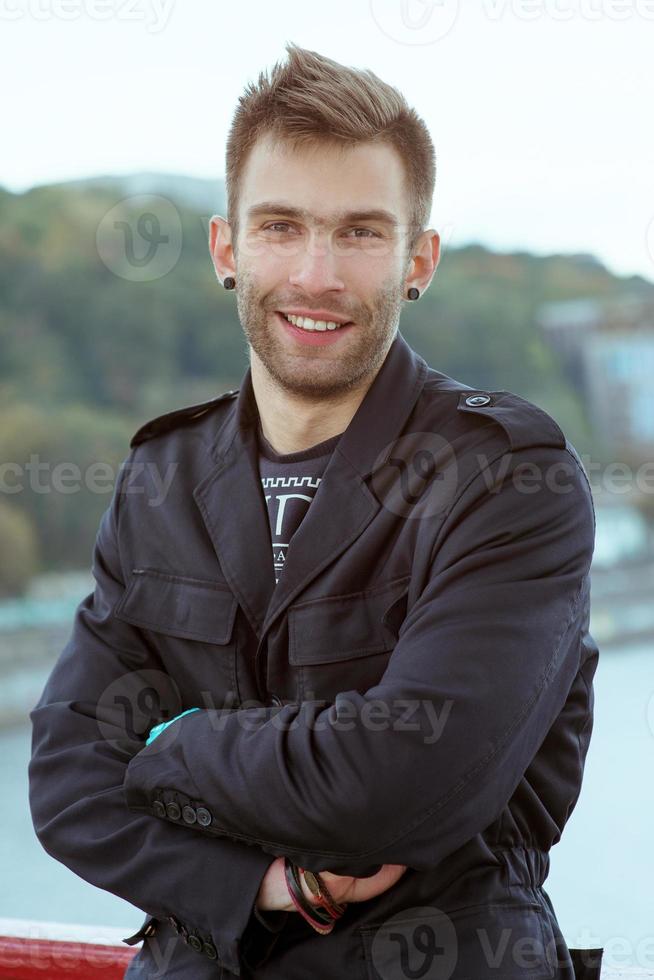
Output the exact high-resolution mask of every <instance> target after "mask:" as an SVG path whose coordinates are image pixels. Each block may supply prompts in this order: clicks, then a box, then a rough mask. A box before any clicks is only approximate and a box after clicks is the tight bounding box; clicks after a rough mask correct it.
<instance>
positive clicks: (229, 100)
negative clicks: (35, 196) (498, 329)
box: [0, 0, 654, 280]
mask: <svg viewBox="0 0 654 980" xmlns="http://www.w3.org/2000/svg"><path fill="white" fill-rule="evenodd" d="M289 40H290V41H294V42H296V43H298V44H300V45H302V46H304V47H307V48H310V49H312V50H316V51H320V52H322V53H324V54H326V55H328V56H329V57H331V58H334V59H336V60H337V61H340V62H342V63H345V64H350V65H355V66H357V67H361V68H370V69H372V70H373V71H374V72H375V73H376V74H378V75H380V76H381V77H383V78H384V79H386V80H387V81H389V82H390V83H392V84H393V85H396V86H397V87H398V88H400V89H401V90H402V91H403V92H404V94H405V96H406V97H407V99H408V100H409V101H410V102H411V104H413V105H414V107H415V108H416V109H417V111H418V112H419V113H420V114H421V115H422V116H423V118H424V119H425V121H426V122H427V125H428V126H429V129H430V132H431V134H432V138H433V140H434V144H435V147H436V153H437V167H438V175H437V183H436V193H435V197H434V207H433V211H432V224H433V225H434V227H436V228H437V229H438V230H439V231H440V233H441V236H442V238H443V243H444V248H446V247H447V245H448V244H452V245H459V244H463V243H465V242H468V241H481V242H483V243H484V244H486V245H488V246H489V247H493V248H497V249H500V250H511V249H516V248H519V249H528V250H530V251H534V252H536V253H549V252H554V251H560V252H592V253H594V254H596V255H597V256H598V258H600V259H601V260H602V261H604V262H605V263H606V264H607V265H608V267H609V268H610V269H611V270H612V271H614V272H616V273H618V274H622V275H629V274H633V273H640V274H642V275H644V276H646V277H647V278H649V279H652V280H654V181H653V180H652V176H653V174H654V127H652V124H651V115H652V105H654V71H653V70H652V59H651V52H652V51H653V50H654V0H475V2H474V3H470V2H469V3H468V5H467V6H465V7H464V5H463V3H462V2H457V0H331V2H330V3H329V4H325V5H322V4H318V3H307V2H306V0H304V2H300V0H276V2H275V3H270V2H266V0H245V2H241V3H238V4H230V5H224V4H219V3H211V2H210V0H0V81H1V82H2V87H3V94H4V101H5V106H4V109H5V111H4V114H3V117H4V126H3V136H4V139H3V144H4V146H3V151H2V155H1V156H0V184H1V185H3V186H5V187H7V188H9V189H11V190H23V189H25V188H27V187H29V186H31V185H33V184H38V183H46V182H50V181H58V180H65V179H68V178H73V177H83V176H87V175H96V174H102V173H128V172H132V171H140V170H155V171H169V172H175V173H184V174H190V175H196V176H202V177H215V176H217V175H218V176H220V175H222V174H223V173H224V147H225V139H226V135H227V131H228V128H229V124H230V119H231V115H232V112H233V109H234V106H235V103H236V100H237V98H238V96H239V94H240V93H241V91H242V89H243V87H244V85H245V84H246V83H247V82H248V81H252V80H255V79H256V77H257V75H258V73H259V72H260V71H261V70H263V69H264V68H269V67H271V66H272V65H273V64H274V63H275V61H278V60H282V59H283V58H284V57H285V52H284V44H285V43H286V41H289Z"/></svg>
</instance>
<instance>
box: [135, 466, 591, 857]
mask: <svg viewBox="0 0 654 980" xmlns="http://www.w3.org/2000/svg"><path fill="white" fill-rule="evenodd" d="M507 462H508V466H507ZM525 463H528V464H529V465H530V467H531V470H530V471H529V472H531V474H532V476H531V479H527V475H526V474H527V471H526V468H525V466H524V464H525ZM562 464H565V465H564V469H565V473H566V474H567V478H566V479H561V467H562ZM534 466H537V467H538V470H539V472H540V474H541V479H540V481H539V483H538V484H536V483H535V481H534V477H533V474H534V473H535V472H536V471H535V470H534ZM520 467H522V469H520ZM534 487H536V491H535V490H534ZM425 520H427V518H425ZM594 530H595V518H594V509H593V503H592V497H591V495H590V488H589V486H588V481H587V479H586V476H585V474H584V473H583V470H582V469H581V467H580V466H579V464H578V463H577V461H576V460H575V459H574V457H573V456H572V454H570V453H569V452H568V450H565V451H564V452H562V451H561V450H560V449H553V448H551V447H537V448H534V447H532V448H529V449H519V450H516V451H514V452H512V453H508V452H507V453H505V454H504V457H503V458H500V459H499V460H498V459H495V460H494V461H492V462H491V463H489V464H488V465H487V466H486V467H485V468H484V469H483V470H482V471H481V472H480V473H478V474H477V475H476V476H475V477H474V478H471V479H470V481H469V482H468V484H467V485H466V486H464V487H463V488H462V489H461V491H460V493H459V494H458V496H457V498H456V500H455V501H454V503H453V505H452V506H451V508H450V510H449V512H448V514H447V515H446V518H445V520H444V521H443V524H442V526H441V528H440V529H439V530H438V531H437V532H434V546H433V548H432V551H431V561H432V564H431V569H430V574H429V576H428V578H427V581H426V584H425V586H424V588H423V590H422V592H421V594H420V595H419V597H418V598H417V600H416V601H415V602H414V603H413V605H412V607H411V608H410V609H409V611H408V614H407V616H406V618H405V621H404V623H403V624H402V627H401V629H400V631H399V635H398V642H397V643H396V646H395V648H394V650H393V653H392V655H391V658H390V660H389V663H388V665H387V668H386V671H385V673H384V675H383V677H382V678H381V680H380V681H379V683H378V684H377V685H376V686H375V687H373V688H370V689H369V690H368V691H366V692H365V693H364V694H359V693H357V692H356V691H344V692H342V693H341V694H339V695H338V696H337V697H336V699H335V702H334V704H333V705H328V706H325V703H324V702H316V701H305V702H303V703H301V704H299V705H298V704H289V705H285V706H284V707H283V708H281V709H279V710H278V711H277V712H275V711H274V710H273V709H271V708H267V707H261V708H256V707H255V708H248V709H244V710H243V711H238V712H235V713H233V714H231V715H229V716H226V715H223V714H221V713H220V712H215V711H202V712H197V713H195V714H192V715H189V716H188V717H186V718H183V719H181V720H180V722H178V723H177V726H171V728H170V729H169V731H168V732H164V733H163V735H161V736H160V739H162V740H163V739H166V740H167V744H166V745H162V746H161V747H160V748H161V752H160V753H159V754H153V753H152V752H151V747H148V748H146V749H144V750H142V751H141V752H139V753H138V755H136V756H135V757H134V758H133V759H132V760H131V762H130V764H129V766H128V770H127V775H126V783H125V786H126V798H127V801H128V806H129V807H130V809H133V810H135V811H138V810H139V809H142V808H147V807H148V806H149V802H150V799H151V796H152V792H153V787H154V786H155V785H157V784H159V785H160V784H161V780H165V781H166V785H169V786H171V787H176V788H177V789H181V790H183V791H185V792H188V793H190V794H192V795H194V796H196V797H197V798H199V799H202V800H204V801H205V805H206V806H207V807H208V808H209V810H210V811H211V812H212V813H213V823H212V825H211V827H210V828H209V832H211V833H214V834H227V835H231V836H232V837H233V838H236V839H240V840H246V841H256V842H258V843H259V844H261V846H262V847H264V848H269V849H272V850H273V852H274V853H276V854H278V853H281V852H283V853H285V854H288V855H289V856H290V857H291V858H293V859H294V860H296V861H297V862H298V863H299V864H300V865H302V866H305V867H309V868H311V869H312V870H317V871H320V870H324V869H328V870H330V871H333V872H335V873H339V871H340V870H341V869H342V868H351V867H352V866H353V863H354V862H358V863H359V864H361V865H362V866H363V865H375V864H383V863H399V864H406V865H408V866H410V867H413V868H416V869H418V870H421V869H429V868H431V867H434V866H436V865H437V864H438V863H439V862H440V861H441V860H442V859H443V858H444V857H445V856H447V855H448V854H450V853H451V852H453V851H454V850H456V849H457V848H458V847H460V846H462V845H463V844H464V843H465V842H467V841H468V840H470V839H471V838H472V837H474V836H475V835H476V834H478V833H481V832H482V831H483V830H484V829H485V828H486V827H487V826H488V825H490V824H491V823H492V822H493V821H494V820H495V819H497V818H498V816H499V815H500V813H501V811H502V810H503V808H504V807H505V806H506V804H507V802H508V801H509V799H510V798H511V796H512V795H513V793H514V791H515V789H516V787H517V785H518V783H519V781H520V779H521V778H522V776H523V774H524V772H525V770H526V769H527V768H528V766H529V764H530V762H531V760H532V759H533V757H534V756H535V754H536V753H537V751H538V749H539V746H540V745H541V743H542V742H543V740H544V738H545V736H546V734H547V732H548V730H549V729H550V728H551V726H552V724H553V723H554V721H555V720H556V718H557V716H558V715H559V713H560V712H561V710H562V708H563V706H564V704H565V701H566V697H567V695H568V692H569V690H570V687H571V684H572V681H573V679H574V677H575V674H576V673H577V670H578V668H579V666H580V656H581V653H582V644H583V639H582V638H583V635H584V630H583V619H584V617H583V615H582V616H580V610H581V611H583V608H584V607H585V604H587V600H588V595H587V590H588V581H589V576H588V572H589V568H590V563H591V558H592V553H593V544H594ZM425 533H429V528H426V529H425ZM176 727H177V732H176V733H175V735H174V737H172V733H173V730H174V729H175V728H176ZM157 741H159V739H158V740H157ZM164 759H165V765H164ZM261 800H265V806H261V805H260V802H261ZM346 873H347V872H346Z"/></svg>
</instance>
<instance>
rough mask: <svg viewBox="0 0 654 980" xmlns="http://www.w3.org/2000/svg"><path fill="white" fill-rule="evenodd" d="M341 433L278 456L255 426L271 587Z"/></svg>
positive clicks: (279, 571)
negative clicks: (272, 574) (267, 525)
mask: <svg viewBox="0 0 654 980" xmlns="http://www.w3.org/2000/svg"><path fill="white" fill-rule="evenodd" d="M342 434H343V433H342V432H341V433H339V434H338V435H335V436H332V437H331V438H330V439H325V441H324V442H319V443H317V445H315V446H310V447H309V448H308V449H303V450H302V451H301V452H298V453H286V454H285V455H280V454H279V453H276V452H275V450H274V449H273V447H272V446H271V445H270V443H269V442H268V440H267V439H266V437H265V436H264V434H263V431H262V428H261V422H260V421H259V422H258V425H257V436H258V440H259V474H260V477H261V486H262V487H263V493H264V497H265V500H266V506H267V508H268V519H269V521H270V535H271V538H272V551H273V565H274V568H275V583H277V582H279V577H280V575H281V573H282V569H283V568H284V563H285V561H286V553H287V551H288V545H289V542H290V540H291V538H292V537H293V535H294V534H295V532H296V531H297V529H298V527H299V526H300V524H301V522H302V518H303V517H304V515H305V514H306V512H307V510H308V508H309V504H310V503H311V501H312V500H313V498H314V496H315V494H316V490H317V489H318V487H319V485H320V481H321V479H322V474H323V473H324V471H325V469H326V467H327V463H328V462H329V459H330V456H331V454H332V452H333V451H334V447H335V446H336V444H337V442H338V440H339V439H340V438H341V436H342Z"/></svg>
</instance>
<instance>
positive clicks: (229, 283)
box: [223, 276, 236, 289]
mask: <svg viewBox="0 0 654 980" xmlns="http://www.w3.org/2000/svg"><path fill="white" fill-rule="evenodd" d="M235 285H236V279H234V276H227V277H226V278H225V279H223V286H224V287H225V289H233V288H234V286H235Z"/></svg>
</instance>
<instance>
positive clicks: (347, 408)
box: [251, 356, 372, 455]
mask: <svg viewBox="0 0 654 980" xmlns="http://www.w3.org/2000/svg"><path fill="white" fill-rule="evenodd" d="M251 373H252V388H253V390H254V396H255V399H256V402H257V408H258V410H259V417H260V419H261V428H262V431H263V434H264V436H265V438H266V439H267V441H268V442H269V443H270V445H271V446H272V447H273V449H274V450H275V452H276V453H279V454H280V455H287V454H288V453H299V452H302V451H303V450H305V449H310V448H311V446H316V445H318V443H320V442H324V441H325V440H326V439H331V437H332V436H336V435H339V433H341V432H344V431H345V429H347V427H348V425H349V424H350V422H351V420H352V418H353V417H354V415H355V414H356V411H357V409H358V407H359V405H360V404H361V402H362V401H363V399H364V398H365V395H366V392H367V391H368V389H369V387H370V385H371V384H372V381H368V382H367V383H366V385H365V386H364V387H361V388H356V389H354V390H352V391H347V392H345V393H344V394H342V395H341V396H339V397H338V398H337V399H333V400H324V401H322V402H317V401H313V400H307V399H306V398H301V397H300V396H298V395H294V394H293V393H291V392H288V391H286V390H285V389H283V388H281V387H280V386H279V385H278V384H277V383H276V382H275V381H274V380H273V379H272V378H271V377H270V375H269V374H268V372H267V371H266V369H265V368H264V367H263V365H262V364H261V363H260V362H259V361H258V359H257V358H256V357H254V356H253V357H252V359H251Z"/></svg>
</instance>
